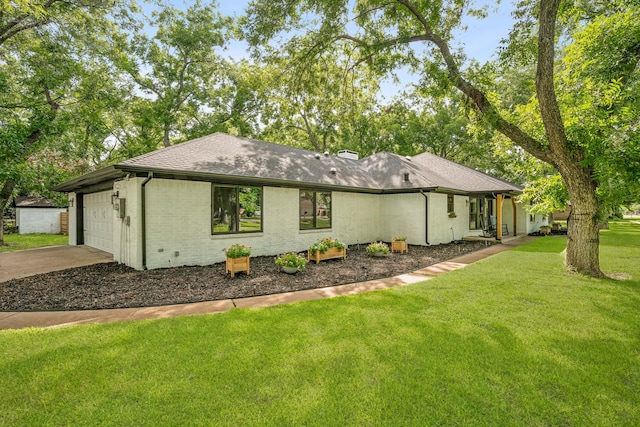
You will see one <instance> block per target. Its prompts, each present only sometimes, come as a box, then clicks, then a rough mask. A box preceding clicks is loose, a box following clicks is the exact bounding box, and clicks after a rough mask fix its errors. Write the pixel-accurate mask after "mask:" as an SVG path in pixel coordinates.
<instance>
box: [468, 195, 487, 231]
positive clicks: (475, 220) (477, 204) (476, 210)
mask: <svg viewBox="0 0 640 427" xmlns="http://www.w3.org/2000/svg"><path fill="white" fill-rule="evenodd" d="M483 202H484V200H483V199H479V198H477V197H470V198H469V230H480V229H482V228H484V226H483V224H482V216H481V212H482V211H483V210H484V209H483V208H484V203H483Z"/></svg>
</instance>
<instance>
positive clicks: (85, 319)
mask: <svg viewBox="0 0 640 427" xmlns="http://www.w3.org/2000/svg"><path fill="white" fill-rule="evenodd" d="M532 239H534V238H533V237H528V236H522V237H520V236H519V237H515V238H511V239H508V240H507V239H505V240H503V242H502V244H501V245H493V246H489V247H487V248H486V249H482V250H480V251H477V252H474V253H471V254H468V255H464V256H461V257H459V258H455V259H452V260H449V261H445V262H441V263H439V264H434V265H432V266H429V267H426V268H423V269H420V270H417V271H414V272H413V273H407V274H403V275H400V276H396V277H390V278H386V279H378V280H371V281H368V282H361V283H350V284H347V285H339V286H332V287H327V288H319V289H309V290H305V291H295V292H287V293H283V294H275V295H264V296H257V297H250V298H239V299H226V300H220V301H207V302H199V303H193V304H177V305H165V306H158V307H143V308H118V309H110V310H80V311H45V312H0V329H20V328H27V327H51V326H68V325H79V324H82V323H103V322H124V321H131V320H142V319H158V318H168V317H176V316H187V315H196V314H206V313H220V312H224V311H228V310H231V309H232V308H234V307H237V308H255V307H270V306H274V305H280V304H289V303H292V302H298V301H309V300H315V299H321V298H333V297H337V296H344V295H353V294H359V293H363V292H370V291H375V290H378V289H387V288H392V287H395V286H405V285H410V284H412V283H417V282H422V281H425V280H429V279H431V278H433V277H435V276H437V275H438V274H442V273H446V272H449V271H452V270H457V269H459V268H463V267H465V266H467V265H468V264H471V263H473V262H476V261H479V260H481V259H484V258H487V257H489V256H491V255H494V254H497V253H499V252H503V251H507V250H509V249H511V248H513V247H515V246H519V245H521V244H524V243H527V242H529V241H531V240H532Z"/></svg>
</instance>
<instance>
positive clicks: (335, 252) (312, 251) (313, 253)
mask: <svg viewBox="0 0 640 427" xmlns="http://www.w3.org/2000/svg"><path fill="white" fill-rule="evenodd" d="M307 256H308V258H309V261H311V260H314V261H315V262H316V264H317V263H319V262H320V261H322V260H325V259H331V258H343V259H344V258H346V257H347V245H345V244H344V243H342V242H341V241H339V240H338V239H333V238H331V237H325V238H324V239H322V240H319V241H317V242H315V243H314V244H313V245H311V247H310V248H309V250H308V251H307Z"/></svg>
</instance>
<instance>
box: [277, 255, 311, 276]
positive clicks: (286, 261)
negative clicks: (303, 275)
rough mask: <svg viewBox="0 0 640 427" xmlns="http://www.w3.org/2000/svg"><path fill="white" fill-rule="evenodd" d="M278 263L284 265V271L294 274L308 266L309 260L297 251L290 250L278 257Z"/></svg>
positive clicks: (280, 265) (279, 265)
mask: <svg viewBox="0 0 640 427" xmlns="http://www.w3.org/2000/svg"><path fill="white" fill-rule="evenodd" d="M276 265H277V266H278V267H282V271H284V272H285V273H287V274H294V273H296V272H298V271H304V269H305V267H306V266H307V260H306V258H305V257H303V256H302V255H298V254H297V253H295V252H288V253H286V254H282V255H278V256H277V257H276Z"/></svg>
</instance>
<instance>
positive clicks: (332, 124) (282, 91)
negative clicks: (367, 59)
mask: <svg viewBox="0 0 640 427" xmlns="http://www.w3.org/2000/svg"><path fill="white" fill-rule="evenodd" d="M292 53H293V52H292ZM284 54H285V56H284V57H282V55H281V54H278V53H277V52H275V51H272V52H271V54H270V55H269V59H268V61H267V67H266V68H265V70H266V72H265V73H264V74H263V83H262V88H263V91H264V94H265V95H264V96H265V99H266V102H265V103H264V105H263V106H264V108H263V110H262V112H261V117H262V121H263V123H264V124H265V128H264V130H263V131H262V132H261V137H263V138H265V139H269V140H278V141H280V142H282V143H285V144H287V145H291V146H297V147H304V148H309V149H312V150H315V151H318V152H324V151H334V152H335V151H337V150H339V149H346V148H351V147H352V146H353V145H357V141H359V140H360V138H361V137H362V135H361V134H360V133H359V132H358V131H357V130H356V127H357V126H358V124H359V123H361V121H362V120H363V119H364V118H365V116H366V114H368V112H369V111H371V110H372V109H373V108H374V106H375V105H376V102H377V101H376V98H375V96H376V93H377V90H378V82H377V79H373V78H372V77H371V75H370V73H368V72H367V70H366V68H364V67H363V68H360V69H356V68H352V69H349V70H346V71H345V65H346V62H345V61H344V59H343V55H346V54H347V52H345V50H344V46H342V45H336V46H334V49H331V50H327V51H325V52H323V53H322V54H321V55H318V56H317V57H316V58H315V61H314V63H313V64H311V65H310V66H309V67H306V68H304V69H298V70H296V72H295V73H291V72H289V71H290V70H289V69H288V67H289V65H288V60H287V55H288V54H289V53H288V52H286V51H285V52H284Z"/></svg>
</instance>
